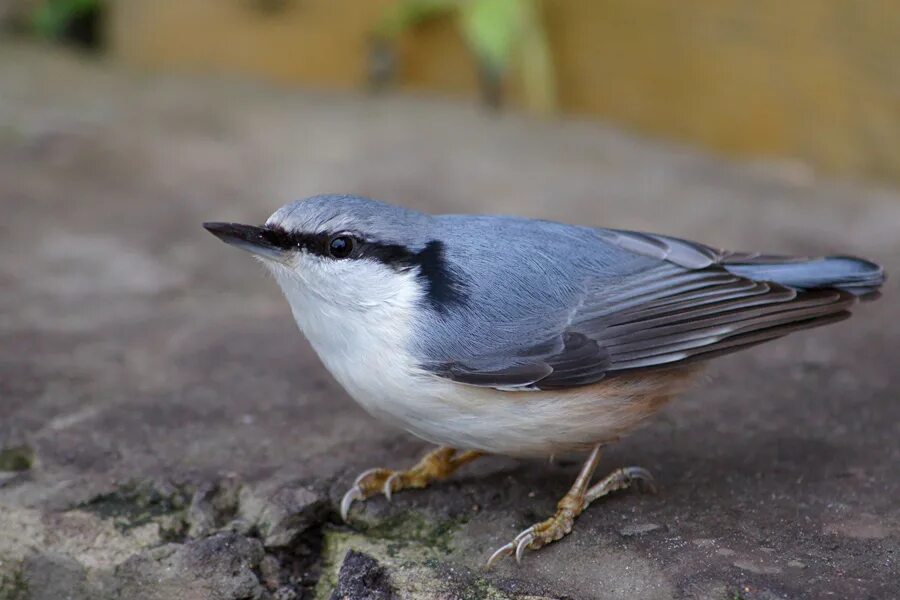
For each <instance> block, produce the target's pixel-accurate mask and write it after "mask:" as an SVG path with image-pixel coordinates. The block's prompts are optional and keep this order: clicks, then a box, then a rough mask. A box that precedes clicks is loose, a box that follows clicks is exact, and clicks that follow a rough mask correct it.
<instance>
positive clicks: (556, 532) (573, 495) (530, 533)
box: [486, 467, 656, 568]
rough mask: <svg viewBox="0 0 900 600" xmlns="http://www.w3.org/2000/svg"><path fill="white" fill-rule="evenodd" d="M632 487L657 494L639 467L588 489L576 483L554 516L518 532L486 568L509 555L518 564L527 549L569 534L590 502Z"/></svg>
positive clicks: (651, 478) (650, 480)
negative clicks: (513, 557)
mask: <svg viewBox="0 0 900 600" xmlns="http://www.w3.org/2000/svg"><path fill="white" fill-rule="evenodd" d="M632 485H637V486H638V487H639V489H641V490H642V491H649V492H653V493H655V492H656V484H655V483H654V481H653V476H652V475H650V472H649V471H647V470H646V469H644V468H641V467H625V468H622V469H616V470H615V471H613V472H612V473H610V474H609V475H607V476H606V477H604V478H603V479H602V480H601V481H599V482H598V483H597V484H595V485H594V486H592V487H591V488H589V489H587V490H584V489H583V487H582V488H581V489H579V486H578V484H577V482H576V485H575V486H573V488H572V489H571V490H569V492H568V493H567V494H566V495H565V496H563V498H562V500H560V501H559V503H558V504H557V505H556V514H555V515H553V516H552V517H550V518H549V519H547V520H546V521H542V522H540V523H535V524H534V525H532V526H531V527H529V528H527V529H525V530H523V531H522V532H521V533H519V535H517V536H516V537H515V538H513V541H511V542H509V543H508V544H506V545H504V546H502V547H500V548H498V549H497V551H496V552H494V553H493V554H491V557H490V558H489V559H488V561H487V565H486V567H488V568H490V567H491V566H493V565H494V563H496V562H497V561H498V560H500V559H501V558H503V557H505V556H510V555H512V556H515V558H516V562H517V563H521V562H522V557H523V556H524V555H525V551H526V550H537V549H538V548H541V547H543V546H546V545H547V544H550V543H552V542H555V541H557V540H559V539H562V538H563V537H565V536H566V535H568V534H569V533H570V532H571V531H572V528H573V527H574V526H575V519H577V518H578V516H579V515H580V514H581V513H582V512H584V509H586V508H587V507H588V506H589V505H590V504H591V502H593V501H594V500H596V499H598V498H602V497H603V496H606V495H607V494H609V493H610V492H614V491H616V490H623V489H626V488H628V487H631V486H632Z"/></svg>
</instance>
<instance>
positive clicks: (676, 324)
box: [432, 230, 856, 390]
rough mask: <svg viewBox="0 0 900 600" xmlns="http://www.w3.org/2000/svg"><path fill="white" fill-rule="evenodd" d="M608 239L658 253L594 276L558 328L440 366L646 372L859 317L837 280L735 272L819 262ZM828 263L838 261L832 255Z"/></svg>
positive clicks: (567, 374) (544, 385) (553, 377)
mask: <svg viewBox="0 0 900 600" xmlns="http://www.w3.org/2000/svg"><path fill="white" fill-rule="evenodd" d="M597 234H598V235H599V236H600V237H601V239H602V240H604V241H605V242H608V243H610V244H613V245H615V246H618V247H619V248H622V249H625V250H628V251H629V252H632V253H634V254H638V255H641V256H646V257H651V258H657V259H659V261H658V262H653V261H651V262H650V266H649V267H648V268H646V269H645V270H643V271H642V272H640V273H633V274H630V275H628V276H627V277H623V278H619V279H616V278H609V277H604V278H600V279H598V280H596V281H591V280H588V281H587V283H586V285H585V287H584V289H583V292H582V293H581V294H580V295H578V297H577V302H576V303H575V305H574V306H573V307H572V308H571V311H570V313H569V314H568V316H567V318H566V319H565V320H564V322H563V323H562V324H561V325H559V326H558V327H557V330H556V331H553V332H549V335H545V337H544V338H542V339H540V340H533V339H532V340H523V342H526V343H525V344H523V345H522V346H518V347H504V348H501V349H494V351H492V352H490V353H486V354H482V355H477V356H468V357H465V358H461V359H459V360H448V361H444V362H442V363H441V364H437V365H433V366H432V368H433V370H434V371H435V372H436V373H437V374H439V375H441V376H443V377H447V378H450V379H453V380H455V381H459V382H461V383H467V384H472V385H479V386H489V387H496V388H501V389H523V388H524V389H529V388H530V389H542V390H544V389H555V388H567V387H577V386H583V385H589V384H592V383H596V382H598V381H600V380H602V379H604V378H606V377H609V376H613V375H616V374H619V373H625V372H633V371H635V370H639V369H651V368H660V367H668V366H675V365H678V364H684V363H688V362H691V361H696V360H705V359H708V358H712V357H714V356H718V355H721V354H725V353H729V352H733V351H736V350H739V349H742V348H745V347H748V346H751V345H755V344H758V343H761V342H764V341H767V340H771V339H774V338H777V337H781V336H783V335H785V334H787V333H790V332H792V331H796V330H800V329H805V328H809V327H815V326H819V325H823V324H826V323H831V322H834V321H838V320H841V319H844V318H846V317H847V316H849V313H848V312H847V308H848V307H849V306H850V305H852V304H853V303H854V301H855V299H856V298H855V296H854V295H853V294H852V293H850V292H848V291H844V290H840V289H836V288H834V287H823V288H821V289H808V290H804V289H797V288H794V287H789V286H786V285H782V284H780V283H777V282H773V281H758V280H755V279H751V278H749V277H746V276H742V275H738V274H736V273H732V272H730V271H729V270H728V267H729V266H731V265H736V266H737V265H739V266H740V267H741V268H744V267H745V266H747V265H749V266H747V267H746V268H748V269H752V268H755V266H757V265H765V266H771V265H790V264H797V265H805V264H809V259H802V258H794V257H781V256H764V255H759V254H749V253H734V252H722V251H718V250H715V249H713V248H710V247H708V246H704V245H702V244H697V243H694V242H688V241H685V240H680V239H676V238H670V237H665V236H658V235H651V234H644V233H636V232H627V231H617V230H597ZM822 260H828V259H822Z"/></svg>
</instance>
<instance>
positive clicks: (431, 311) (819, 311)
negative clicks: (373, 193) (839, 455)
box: [267, 196, 884, 389]
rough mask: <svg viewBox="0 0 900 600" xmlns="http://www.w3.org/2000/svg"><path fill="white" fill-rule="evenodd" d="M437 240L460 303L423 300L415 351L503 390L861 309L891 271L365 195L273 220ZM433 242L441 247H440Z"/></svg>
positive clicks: (432, 271) (565, 383) (708, 353)
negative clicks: (415, 206)
mask: <svg viewBox="0 0 900 600" xmlns="http://www.w3.org/2000/svg"><path fill="white" fill-rule="evenodd" d="M267 225H268V226H275V227H282V228H284V229H288V230H294V231H316V232H322V231H335V232H336V231H351V232H355V233H357V234H358V235H360V236H361V237H363V238H364V239H367V240H371V241H376V242H380V243H384V244H392V245H400V246H403V247H405V248H407V249H409V251H410V252H411V253H416V252H420V251H422V250H423V249H424V248H425V247H426V246H428V245H429V243H431V244H432V246H431V247H433V248H439V249H440V256H437V257H435V259H434V260H432V261H431V262H429V263H428V264H427V265H426V264H424V263H423V264H422V265H420V266H419V267H418V268H420V269H423V270H425V269H427V270H428V271H429V274H428V275H429V276H430V277H431V278H432V279H433V278H435V277H439V278H444V279H446V280H447V281H450V282H451V283H452V285H453V286H454V289H455V290H456V291H457V292H458V297H459V298H460V299H461V301H457V302H454V303H453V304H452V305H446V306H444V305H441V304H438V306H437V307H435V306H423V307H422V315H421V319H422V323H421V327H419V328H417V336H416V339H415V340H414V342H413V348H411V351H412V352H413V353H414V355H415V356H419V357H421V361H422V366H423V367H425V368H426V369H429V370H431V371H433V372H434V373H436V374H438V375H440V376H443V377H447V378H451V379H453V380H456V381H459V382H463V383H468V384H472V385H479V386H490V387H496V388H502V389H527V388H531V389H555V388H568V387H577V386H582V385H589V384H593V383H596V382H598V381H601V380H602V379H604V378H606V377H610V376H614V375H616V374H618V373H623V372H633V371H635V370H638V369H649V368H659V367H666V366H673V365H677V364H681V363H685V362H688V361H695V360H704V359H707V358H712V357H714V356H718V355H720V354H724V353H728V352H733V351H736V350H739V349H742V348H745V347H748V346H751V345H754V344H758V343H761V342H764V341H767V340H770V339H774V338H777V337H781V336H783V335H785V334H787V333H790V332H792V331H795V330H799V329H804V328H808V327H815V326H818V325H823V324H827V323H831V322H834V321H838V320H841V319H843V318H846V317H847V316H849V313H848V312H847V309H848V308H849V307H850V306H851V305H852V304H854V302H855V301H856V300H857V297H858V296H865V295H872V294H873V293H874V292H876V291H877V289H878V287H879V286H880V285H881V283H882V282H883V280H884V273H883V271H882V269H881V268H880V267H879V266H878V265H875V264H874V263H871V262H869V261H866V260H862V259H857V258H853V257H828V258H813V259H807V258H799V257H784V256H772V255H769V256H767V255H761V254H752V253H737V252H726V251H720V250H716V249H714V248H711V247H709V246H705V245H703V244H699V243H695V242H690V241H686V240H681V239H677V238H672V237H667V236H661V235H655V234H647V233H638V232H630V231H620V230H613V229H597V228H589V227H579V226H573V225H564V224H560V223H553V222H548V221H539V220H532V219H524V218H516V217H504V216H474V215H441V216H429V215H424V214H422V213H418V212H415V211H411V210H407V209H403V208H399V207H396V206H392V205H388V204H383V203H376V202H374V201H371V200H366V199H363V198H358V197H352V196H320V197H316V198H313V199H310V200H306V201H301V202H298V203H294V204H291V205H288V206H286V207H284V208H282V209H281V210H279V211H278V212H277V213H275V215H273V216H272V218H271V219H270V220H269V222H268V223H267ZM434 242H439V244H437V245H434Z"/></svg>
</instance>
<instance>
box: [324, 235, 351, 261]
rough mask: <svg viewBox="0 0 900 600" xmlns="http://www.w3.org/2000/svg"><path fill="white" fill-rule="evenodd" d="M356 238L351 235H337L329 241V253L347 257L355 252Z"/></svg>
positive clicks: (337, 256)
mask: <svg viewBox="0 0 900 600" xmlns="http://www.w3.org/2000/svg"><path fill="white" fill-rule="evenodd" d="M355 246H356V240H354V239H353V238H352V237H351V236H349V235H336V236H334V237H333V238H331V241H330V242H328V254H330V255H331V256H333V257H334V258H347V257H348V256H350V253H351V252H353V248H354V247H355Z"/></svg>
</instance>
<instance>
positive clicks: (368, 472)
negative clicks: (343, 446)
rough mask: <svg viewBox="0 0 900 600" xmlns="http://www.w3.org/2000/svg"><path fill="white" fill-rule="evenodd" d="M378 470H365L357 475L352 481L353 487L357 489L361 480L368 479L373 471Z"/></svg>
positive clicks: (376, 469)
mask: <svg viewBox="0 0 900 600" xmlns="http://www.w3.org/2000/svg"><path fill="white" fill-rule="evenodd" d="M379 470H380V469H378V468H374V469H366V470H365V471H363V472H362V473H360V474H359V475H357V476H356V479H354V480H353V485H354V486H356V487H359V484H360V482H361V481H362V480H363V479H365V478H366V477H368V476H369V475H371V474H372V473H374V472H375V471H379Z"/></svg>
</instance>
